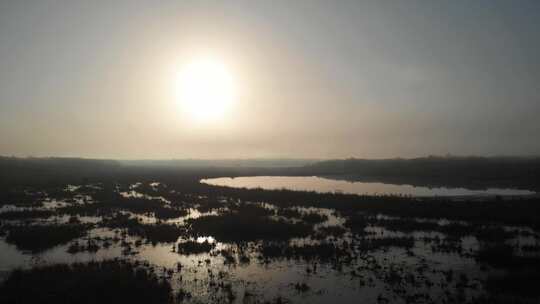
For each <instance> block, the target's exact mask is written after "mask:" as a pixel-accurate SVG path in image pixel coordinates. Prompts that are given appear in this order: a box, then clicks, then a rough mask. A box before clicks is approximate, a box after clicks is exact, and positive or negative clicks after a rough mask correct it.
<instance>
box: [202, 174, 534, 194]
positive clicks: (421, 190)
mask: <svg viewBox="0 0 540 304" xmlns="http://www.w3.org/2000/svg"><path fill="white" fill-rule="evenodd" d="M201 182H202V183H206V184H209V185H215V186H227V187H234V188H248V189H253V188H262V189H267V190H278V189H288V190H300V191H317V192H342V193H352V194H369V195H390V194H392V195H409V196H493V195H501V196H518V195H533V194H535V192H533V191H528V190H520V189H500V188H489V189H486V190H471V189H466V188H445V187H436V188H428V187H416V186H412V185H396V184H387V183H375V182H352V181H344V180H334V179H328V178H323V177H318V176H246V177H235V178H231V177H220V178H210V179H203V180H201Z"/></svg>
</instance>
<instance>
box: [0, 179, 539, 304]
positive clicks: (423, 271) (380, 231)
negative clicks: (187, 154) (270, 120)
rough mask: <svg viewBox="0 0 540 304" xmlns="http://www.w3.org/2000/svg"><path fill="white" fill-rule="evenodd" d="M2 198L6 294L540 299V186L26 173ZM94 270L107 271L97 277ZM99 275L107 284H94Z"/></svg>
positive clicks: (0, 270)
mask: <svg viewBox="0 0 540 304" xmlns="http://www.w3.org/2000/svg"><path fill="white" fill-rule="evenodd" d="M0 203H1V204H2V205H1V206H0V223H1V226H0V280H1V281H2V285H1V287H0V289H1V292H0V300H1V302H2V303H20V302H23V303H36V302H43V303H49V302H50V303H53V302H54V303H61V302H65V301H66V297H67V296H68V295H69V299H72V300H73V301H74V302H77V303H112V301H114V302H118V301H122V302H140V301H141V299H146V300H145V302H146V303H150V302H151V303H184V302H185V303H328V302H336V303H358V302H359V301H365V302H366V303H509V302H512V303H538V301H539V299H540V298H539V296H540V293H539V291H538V288H537V286H539V284H540V276H539V275H538V273H540V205H539V203H540V202H538V201H537V198H514V199H511V200H497V199H493V200H492V201H484V202H478V201H474V202H468V201H459V202H456V201H450V200H448V201H445V200H441V199H437V200H433V201H429V200H426V199H422V200H417V199H414V198H412V197H403V196H389V195H387V196H366V195H362V196H359V195H348V194H336V193H334V194H320V193H314V192H298V191H287V190H276V191H269V190H262V189H252V190H249V189H232V188H227V187H217V186H210V185H204V184H199V183H198V180H196V179H193V180H189V181H182V182H178V183H171V182H162V181H156V180H152V181H140V182H138V181H137V182H134V181H130V182H95V183H88V184H66V185H62V186H43V187H42V188H36V187H32V188H24V187H21V188H18V189H14V190H12V191H11V192H10V193H9V194H6V193H4V194H3V196H2V200H1V201H0ZM103 273H110V274H111V276H112V277H108V276H107V278H109V279H110V280H108V279H102V277H101V276H103ZM67 277H69V278H76V281H75V282H77V284H78V285H77V286H84V287H79V288H72V287H70V286H71V285H72V284H74V283H73V281H66V278H67ZM112 278H116V279H114V280H113V279H112ZM98 281H99V282H106V283H107V284H106V285H103V286H102V285H100V286H95V285H92V284H97V283H92V284H90V283H88V282H98ZM119 282H122V283H119ZM133 286H137V288H135V287H133ZM95 289H100V290H106V291H105V292H103V293H102V294H103V295H110V296H109V297H105V296H103V298H99V293H98V294H97V295H95V297H94V296H93V297H88V296H87V295H88V294H89V293H92V290H95ZM29 290H32V291H33V292H31V293H28V292H27V291H29ZM138 290H146V291H147V294H145V297H146V298H145V297H142V296H141V295H139V294H138ZM83 299H86V300H83ZM47 301H49V302H47Z"/></svg>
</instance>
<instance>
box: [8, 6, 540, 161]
mask: <svg viewBox="0 0 540 304" xmlns="http://www.w3.org/2000/svg"><path fill="white" fill-rule="evenodd" d="M201 54H203V55H205V56H206V55H208V54H209V55H210V56H212V57H213V58H218V59H219V60H220V61H221V62H222V63H223V64H224V65H225V66H227V68H228V70H229V71H230V74H231V75H233V77H234V83H235V86H236V88H237V95H236V96H235V100H234V102H233V103H232V105H231V106H230V108H228V110H227V112H226V113H225V114H224V115H223V117H222V118H221V119H219V120H216V121H206V122H204V123H201V122H195V121H193V120H192V119H190V118H189V117H188V116H187V114H186V111H185V109H184V108H183V107H182V105H181V104H179V102H178V100H177V99H178V97H177V94H176V93H175V90H176V88H175V86H177V85H176V82H177V80H178V76H177V75H178V70H179V69H181V67H182V66H183V65H185V64H186V63H189V62H190V60H192V58H196V57H197V56H200V55H201ZM539 54H540V1H535V0H532V1H519V0H516V1H503V0H501V1H496V0H485V1H481V0H476V1H469V0H464V1H432V0H429V1H428V0H426V1H413V0H408V1H379V0H376V1H360V0H357V1H315V0H309V1H253V0H250V1H165V0H161V1H132V0H130V1H73V0H71V1H47V0H40V1H9V0H0V155H17V156H30V155H32V156H82V157H99V158H130V159H133V158H186V157H192V158H245V157H250V158H252V157H299V158H303V157H314V158H338V157H350V156H355V157H365V158H381V157H395V156H402V157H414V156H423V155H429V154H446V153H451V154H459V155H471V154H475V155H501V154H505V155H514V154H518V155H532V154H535V155H537V154H540V140H538V138H539V136H540V135H539V134H540V119H539V114H540V59H539Z"/></svg>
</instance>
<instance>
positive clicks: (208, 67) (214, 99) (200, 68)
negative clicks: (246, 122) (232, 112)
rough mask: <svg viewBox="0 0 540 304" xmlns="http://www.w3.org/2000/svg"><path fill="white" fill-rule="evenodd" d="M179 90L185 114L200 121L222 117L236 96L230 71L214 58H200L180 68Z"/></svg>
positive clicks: (179, 97)
mask: <svg viewBox="0 0 540 304" xmlns="http://www.w3.org/2000/svg"><path fill="white" fill-rule="evenodd" d="M177 91H178V99H179V102H180V105H181V108H182V111H184V112H185V113H187V114H188V115H189V116H190V117H191V118H193V119H195V120H198V121H212V120H218V119H220V118H223V116H224V115H225V114H226V112H227V111H228V110H229V108H230V106H231V105H232V103H233V101H234V99H235V97H236V90H235V86H234V79H233V76H232V74H231V72H230V70H229V69H228V67H227V66H226V65H225V64H224V63H223V62H221V61H219V60H216V59H213V58H199V59H197V60H193V61H191V62H189V63H187V64H186V65H185V66H184V67H183V68H181V69H180V71H179V73H178V79H177Z"/></svg>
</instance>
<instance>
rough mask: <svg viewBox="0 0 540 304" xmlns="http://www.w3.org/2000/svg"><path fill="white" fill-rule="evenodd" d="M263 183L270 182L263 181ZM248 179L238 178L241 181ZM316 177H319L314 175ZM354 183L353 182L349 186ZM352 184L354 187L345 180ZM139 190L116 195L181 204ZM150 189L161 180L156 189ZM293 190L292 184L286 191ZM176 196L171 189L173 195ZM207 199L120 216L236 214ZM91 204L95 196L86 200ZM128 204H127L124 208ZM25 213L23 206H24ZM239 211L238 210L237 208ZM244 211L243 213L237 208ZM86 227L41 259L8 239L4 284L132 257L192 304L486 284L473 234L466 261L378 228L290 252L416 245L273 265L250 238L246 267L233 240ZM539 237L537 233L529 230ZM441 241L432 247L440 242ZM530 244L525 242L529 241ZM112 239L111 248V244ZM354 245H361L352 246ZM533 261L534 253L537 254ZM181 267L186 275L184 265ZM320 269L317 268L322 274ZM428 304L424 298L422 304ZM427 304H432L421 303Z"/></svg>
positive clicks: (2, 253) (3, 248)
mask: <svg viewBox="0 0 540 304" xmlns="http://www.w3.org/2000/svg"><path fill="white" fill-rule="evenodd" d="M262 178H264V177H262ZM240 179H241V178H238V179H234V180H240ZM316 179H318V178H316ZM344 183H347V182H344ZM347 184H350V183H347ZM139 185H140V184H133V185H131V186H130V187H129V189H130V191H128V192H121V191H118V194H119V195H120V196H121V197H125V198H142V199H146V200H152V203H154V202H156V201H155V200H156V198H158V199H159V200H157V202H156V203H162V204H163V205H166V206H170V205H171V204H173V205H174V203H177V202H175V200H174V199H171V200H168V199H165V198H163V197H162V196H160V195H158V194H162V195H166V193H157V192H156V193H155V195H149V194H147V193H143V192H139V191H140V189H139V190H138V189H137V188H138V186H139ZM150 185H152V186H154V185H156V183H152V184H150ZM289 185H291V184H289ZM171 193H173V192H172V190H171ZM199 199H200V200H201V201H202V199H204V198H203V197H198V198H195V196H193V201H192V202H190V205H189V208H188V207H186V210H187V211H188V212H187V215H185V216H181V217H177V218H170V219H165V220H158V219H157V218H155V217H154V216H153V215H152V213H144V214H135V213H132V212H130V211H127V210H124V211H121V214H123V215H129V217H131V218H138V219H139V220H140V221H141V222H142V223H144V224H154V223H157V222H162V223H168V224H172V223H174V224H178V225H180V226H186V225H189V219H196V218H200V217H205V216H216V215H218V214H220V212H221V211H223V210H225V209H227V208H229V209H234V206H235V204H236V201H235V200H229V199H227V198H220V199H218V200H216V201H217V202H218V203H217V206H216V207H219V208H218V209H214V210H210V211H199V210H198V209H197V206H199V204H201V201H199ZM86 200H87V201H89V202H92V197H86ZM51 201H52V200H46V201H44V202H41V204H38V206H40V207H34V208H33V209H40V208H43V209H44V208H48V209H52V210H54V209H59V208H61V207H63V206H65V205H68V204H71V205H77V204H80V202H78V201H76V200H75V201H72V202H69V203H68V202H67V201H65V202H64V201H61V200H59V201H54V203H50V202H51ZM126 203H127V202H126ZM243 203H244V204H249V205H257V206H262V207H264V208H265V209H268V210H272V211H276V212H275V213H274V214H273V215H269V216H270V217H271V218H280V219H282V220H285V221H287V222H298V221H302V219H301V216H290V217H284V216H282V215H279V213H277V211H278V210H279V208H282V207H279V206H278V205H273V204H270V203H262V202H259V203H255V202H243ZM13 208H15V210H17V209H16V207H15V206H11V207H9V208H8V207H6V208H4V209H2V210H0V213H1V212H7V211H12V210H13ZM288 209H294V210H295V211H298V212H300V213H299V215H303V214H307V213H316V214H319V215H324V216H325V219H324V220H322V221H321V222H318V223H315V224H314V225H313V229H314V230H315V231H319V229H323V228H327V227H336V226H339V227H344V225H345V223H346V218H345V217H344V215H343V214H341V213H339V212H337V211H335V210H333V209H326V208H317V207H300V206H296V207H289V208H288ZM21 210H24V209H21ZM238 210H241V209H238ZM237 212H242V211H237ZM77 218H78V220H79V221H80V222H81V223H87V224H92V225H93V226H92V227H93V228H92V229H90V230H88V232H87V233H86V235H84V236H83V237H80V238H78V239H75V240H72V241H69V242H67V243H65V244H62V245H58V246H56V247H53V248H50V249H47V250H45V251H43V252H40V253H34V254H32V253H30V252H24V251H21V250H19V249H17V247H16V246H15V245H12V244H10V243H8V242H6V238H5V237H0V282H1V281H2V280H3V279H4V278H5V276H7V275H8V274H9V272H10V271H12V270H13V269H16V268H31V267H34V266H37V265H46V264H54V263H74V262H86V261H92V260H105V259H112V258H125V259H129V260H134V261H143V262H149V263H150V264H151V265H152V266H153V267H154V269H155V270H156V273H159V274H162V275H163V276H164V277H166V278H167V279H168V280H169V282H170V283H171V285H172V286H173V288H174V290H175V291H180V290H183V291H187V292H189V293H190V294H191V296H192V298H190V299H188V300H187V301H186V302H188V303H224V302H229V303H261V300H262V301H264V300H267V301H271V300H272V299H276V298H277V297H284V298H285V299H289V300H290V301H292V302H293V303H329V302H336V303H358V301H364V302H366V303H376V302H382V303H385V299H386V300H388V301H389V302H390V303H406V300H405V298H406V296H414V295H420V294H425V295H429V297H430V298H431V299H433V300H435V301H438V300H442V299H446V298H447V297H448V295H447V292H450V293H451V295H452V297H454V296H463V297H464V299H472V297H474V296H478V295H480V294H482V293H483V289H482V287H481V284H480V283H479V282H482V281H484V280H485V278H486V276H487V275H488V274H489V272H486V271H484V270H482V269H481V267H480V265H479V264H478V263H477V262H476V261H475V260H474V258H472V257H471V256H469V255H467V253H469V252H477V251H478V248H479V241H478V240H477V239H476V237H474V236H467V237H464V238H462V239H460V240H458V244H459V245H460V246H461V247H462V248H463V252H464V253H465V254H460V253H456V252H453V251H451V250H444V249H437V244H439V243H438V240H439V239H442V240H444V239H445V237H446V236H445V235H444V234H442V233H440V232H436V231H414V232H402V231H395V230H389V229H387V228H385V227H383V226H379V225H377V224H376V223H377V222H373V223H374V224H372V225H368V226H367V227H366V228H365V232H366V234H365V235H355V234H354V233H353V232H352V231H349V230H347V232H345V233H344V234H342V235H341V236H337V237H334V236H331V235H327V236H326V237H325V238H323V239H317V238H315V235H316V233H312V234H310V235H309V236H307V237H299V238H291V239H290V240H288V241H287V242H286V244H287V245H288V246H289V245H290V246H305V245H308V246H309V245H316V244H319V243H323V242H326V243H332V244H336V245H338V244H343V243H345V242H346V243H350V244H356V245H361V244H362V242H363V241H364V237H365V238H366V239H384V238H392V237H413V238H414V245H413V246H412V247H411V248H408V249H405V248H402V247H399V246H393V245H390V246H386V247H382V248H378V249H374V250H368V251H360V250H358V249H350V250H351V253H352V254H351V260H349V261H347V262H345V261H344V260H340V261H338V260H335V259H330V260H321V259H302V258H290V257H289V258H286V257H277V258H269V259H268V258H267V259H265V258H264V257H263V255H262V253H261V251H260V250H259V247H258V246H259V245H262V244H263V243H262V241H252V242H249V243H247V244H244V246H245V247H243V248H244V249H242V250H243V254H245V256H246V257H247V258H248V261H247V262H246V261H243V262H242V261H241V259H240V247H239V246H238V244H235V243H226V242H220V241H219V240H216V239H215V238H213V237H212V236H211V235H209V236H207V237H206V238H204V237H198V238H195V237H192V238H190V237H191V236H185V235H179V237H178V239H177V240H176V241H171V242H162V243H154V244H152V242H149V241H148V240H146V239H144V238H143V237H140V236H131V235H129V234H127V233H126V230H125V229H111V228H107V227H101V226H100V225H99V224H100V223H101V222H102V220H103V218H102V217H100V216H80V215H79V216H77ZM373 218H374V219H376V220H399V217H392V216H387V215H382V214H379V215H376V216H373ZM70 220H71V217H70V216H67V215H60V214H55V215H53V216H50V217H48V218H35V219H30V220H29V221H28V224H50V223H56V224H66V223H68V222H69V221H70ZM17 221H18V220H9V221H7V220H4V221H0V224H2V223H16V222H17ZM416 221H418V222H426V221H431V222H436V223H439V224H440V225H446V224H449V223H455V222H451V221H448V220H444V219H421V218H417V219H416ZM508 229H519V230H524V229H526V228H524V227H508ZM530 232H531V233H534V231H533V230H531V231H530ZM435 239H436V240H437V241H434V240H435ZM525 239H527V242H524V240H525ZM189 240H194V241H197V242H200V243H202V242H205V241H208V242H210V243H215V248H214V249H212V250H211V251H210V252H207V253H199V254H184V253H182V254H180V253H179V252H177V251H175V250H173V247H174V248H176V247H177V245H178V244H180V243H183V242H186V241H189ZM90 241H91V242H95V243H96V244H97V245H99V248H98V249H96V251H95V252H90V251H87V250H86V251H84V250H83V251H79V252H75V253H70V252H69V248H70V245H73V244H74V243H81V244H83V245H84V244H85V243H86V242H90ZM508 241H509V242H514V243H515V242H518V243H520V244H530V245H538V238H537V237H536V236H529V237H527V238H523V237H520V238H519V239H511V240H508ZM104 242H108V243H109V244H110V245H109V246H104ZM351 248H355V246H352V247H351ZM221 250H225V251H229V252H232V253H231V255H232V256H233V257H234V260H235V262H234V263H230V262H227V261H226V258H225V256H224V255H223V254H222V253H220V251H221ZM535 254H536V253H535ZM179 264H180V265H182V267H181V269H179V268H178V265H179ZM315 267H316V270H315ZM449 270H453V271H454V273H455V277H458V276H459V275H466V277H467V278H468V280H469V282H471V284H474V286H473V285H471V286H469V287H465V288H463V287H459V282H458V281H457V279H454V280H453V281H451V282H450V281H448V280H447V279H446V278H445V272H448V271H449ZM220 283H221V284H222V285H221V286H223V284H225V285H227V284H230V285H229V286H231V291H230V292H232V294H234V298H233V299H232V300H230V299H229V298H228V297H227V292H226V290H227V289H226V288H223V287H219V288H218V287H217V286H220V285H219V284H220ZM296 284H306V286H308V287H309V288H308V290H307V291H301V290H299V289H298V288H296V287H295V285H296ZM420 302H422V301H420ZM424 302H425V303H429V301H424Z"/></svg>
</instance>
